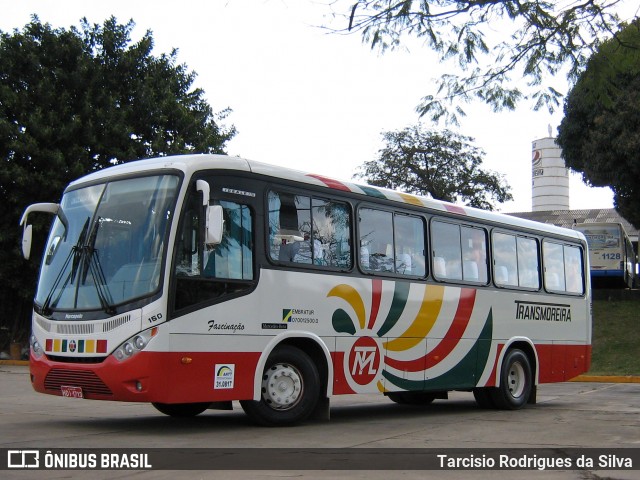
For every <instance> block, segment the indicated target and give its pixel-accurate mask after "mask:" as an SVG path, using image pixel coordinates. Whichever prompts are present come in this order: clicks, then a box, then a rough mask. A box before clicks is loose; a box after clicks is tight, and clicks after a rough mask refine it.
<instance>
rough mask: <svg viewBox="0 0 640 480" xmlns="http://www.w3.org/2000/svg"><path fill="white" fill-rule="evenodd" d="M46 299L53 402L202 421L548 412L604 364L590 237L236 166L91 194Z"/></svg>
mask: <svg viewBox="0 0 640 480" xmlns="http://www.w3.org/2000/svg"><path fill="white" fill-rule="evenodd" d="M33 212H48V213H51V214H54V215H55V220H54V222H53V225H52V228H51V233H50V235H49V239H48V241H47V244H46V247H45V252H44V256H43V260H42V266H41V271H40V277H39V281H38V286H37V290H36V296H35V301H34V313H33V322H32V332H33V333H32V337H31V357H30V365H31V366H30V370H31V379H32V384H33V387H34V389H35V390H36V391H38V392H42V393H47V394H51V395H62V396H68V397H77V398H87V399H96V400H119V401H137V402H151V403H153V405H154V406H155V407H156V408H157V409H158V410H159V411H161V412H163V413H166V414H168V415H174V416H190V415H197V414H199V413H202V412H203V411H205V410H206V409H212V408H225V409H228V408H232V402H233V401H240V404H241V406H242V408H243V409H244V410H245V411H246V412H247V414H249V415H250V416H251V417H252V418H253V419H254V420H255V421H257V422H259V423H261V424H265V425H286V424H290V423H295V422H300V421H303V420H305V419H306V418H308V417H309V416H311V415H316V416H324V417H328V414H329V401H330V398H331V397H332V396H334V395H339V394H356V393H378V394H381V395H385V396H387V397H389V398H390V399H391V400H393V401H394V402H397V403H421V404H425V403H429V402H431V401H433V400H434V399H436V398H439V399H442V398H446V397H447V392H448V391H451V390H462V391H468V392H473V395H474V397H475V399H476V401H477V403H478V404H479V405H480V406H482V407H494V408H503V409H518V408H522V407H523V406H525V405H526V404H528V403H535V400H536V388H537V385H538V384H540V383H548V382H558V381H565V380H568V379H570V378H573V377H575V376H577V375H579V374H581V373H584V372H586V371H587V370H588V369H589V365H590V361H591V309H590V302H591V296H590V287H589V276H588V267H587V257H586V251H587V245H586V241H585V239H584V236H583V235H582V234H581V233H579V232H576V231H574V230H571V229H564V228H559V227H556V226H553V225H544V224H540V223H536V222H531V221H527V220H523V219H519V218H515V217H509V216H505V215H500V214H496V213H492V212H485V211H482V210H477V209H473V208H467V207H462V206H458V205H452V204H449V203H445V202H440V201H436V200H432V199H428V198H424V197H418V196H415V195H407V194H403V193H400V192H396V191H391V190H385V189H380V188H374V187H370V186H367V185H356V184H352V183H349V182H341V181H336V180H333V179H329V178H326V177H322V176H319V175H313V174H306V173H303V172H298V171H294V170H290V169H285V168H279V167H275V166H272V165H266V164H262V163H258V162H253V161H248V160H244V159H240V158H232V157H226V156H216V155H190V156H178V157H163V158H157V159H149V160H142V161H137V162H129V163H125V164H122V165H118V166H115V167H111V168H108V169H105V170H103V171H100V172H96V173H92V174H90V175H88V176H86V177H84V178H81V179H79V180H77V181H75V182H72V183H71V184H70V185H69V186H68V187H67V189H66V190H65V192H64V195H63V197H62V200H61V202H60V204H36V205H32V206H30V207H28V208H27V210H26V211H25V214H24V215H23V218H22V221H21V223H22V224H23V225H24V228H25V234H24V236H23V250H24V253H25V256H28V252H29V250H30V231H31V229H30V227H29V224H28V215H30V214H31V213H33Z"/></svg>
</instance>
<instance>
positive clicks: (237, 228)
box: [174, 192, 253, 311]
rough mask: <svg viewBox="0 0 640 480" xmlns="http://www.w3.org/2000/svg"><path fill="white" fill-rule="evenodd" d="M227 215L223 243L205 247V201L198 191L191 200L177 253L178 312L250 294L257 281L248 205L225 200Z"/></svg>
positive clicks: (185, 215)
mask: <svg viewBox="0 0 640 480" xmlns="http://www.w3.org/2000/svg"><path fill="white" fill-rule="evenodd" d="M220 205H222V207H223V215H224V231H223V236H222V241H221V242H220V244H218V245H215V246H208V245H205V244H204V238H203V236H202V232H203V231H204V225H203V221H204V218H203V213H204V208H203V206H202V198H201V197H200V195H199V194H196V193H195V192H194V193H193V194H192V195H191V196H190V197H189V199H188V200H187V207H186V209H185V211H184V214H183V217H182V220H181V226H180V231H179V234H178V235H179V236H178V241H177V242H176V247H175V251H174V255H175V263H174V265H175V267H174V276H175V299H174V310H176V311H179V310H182V309H185V308H189V307H192V306H194V305H197V304H201V303H206V302H209V303H210V302H212V301H215V300H216V299H218V298H221V297H223V296H225V295H228V294H237V293H240V292H243V291H249V290H250V289H251V288H252V286H251V284H250V283H249V282H248V280H252V279H253V225H252V215H251V209H250V208H249V207H248V206H247V205H242V204H238V203H235V202H228V201H221V202H220Z"/></svg>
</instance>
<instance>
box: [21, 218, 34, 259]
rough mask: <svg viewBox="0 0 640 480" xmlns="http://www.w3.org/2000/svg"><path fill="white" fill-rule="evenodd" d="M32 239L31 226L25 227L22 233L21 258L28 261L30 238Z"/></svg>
mask: <svg viewBox="0 0 640 480" xmlns="http://www.w3.org/2000/svg"><path fill="white" fill-rule="evenodd" d="M32 237H33V225H27V226H25V227H24V231H23V232H22V256H23V257H24V259H25V260H29V256H30V255H31V238H32Z"/></svg>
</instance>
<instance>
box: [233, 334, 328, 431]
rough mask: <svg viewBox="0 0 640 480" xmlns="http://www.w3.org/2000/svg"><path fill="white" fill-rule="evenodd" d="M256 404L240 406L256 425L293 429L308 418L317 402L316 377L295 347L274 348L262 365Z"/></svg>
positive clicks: (312, 366)
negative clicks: (258, 395) (287, 426)
mask: <svg viewBox="0 0 640 480" xmlns="http://www.w3.org/2000/svg"><path fill="white" fill-rule="evenodd" d="M261 391H262V395H261V399H260V400H259V401H255V400H241V401H240V405H241V406H242V409H243V410H244V411H245V413H246V414H247V415H249V417H250V418H251V419H252V420H253V421H255V422H256V423H258V424H260V425H264V426H268V427H276V426H286V425H293V424H295V423H299V422H302V421H304V420H306V419H307V418H309V416H310V415H311V414H312V413H313V411H314V409H315V407H316V405H317V403H318V400H319V398H320V375H319V373H318V368H317V367H316V365H315V363H313V360H311V358H310V357H309V356H308V355H307V354H306V353H304V352H303V351H302V350H300V349H299V348H297V347H294V346H291V345H282V346H279V347H277V348H276V349H275V350H274V351H273V352H272V353H271V355H269V358H268V359H267V363H266V364H265V369H264V373H263V374H262V387H261Z"/></svg>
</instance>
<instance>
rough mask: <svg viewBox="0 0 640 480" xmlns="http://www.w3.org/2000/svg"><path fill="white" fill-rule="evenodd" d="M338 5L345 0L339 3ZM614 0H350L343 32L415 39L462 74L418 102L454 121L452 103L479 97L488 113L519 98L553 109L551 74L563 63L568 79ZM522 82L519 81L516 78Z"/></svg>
mask: <svg viewBox="0 0 640 480" xmlns="http://www.w3.org/2000/svg"><path fill="white" fill-rule="evenodd" d="M344 3H346V2H344ZM618 3H619V0H584V1H581V2H551V1H540V0H532V1H520V0H508V1H503V0H500V1H498V0H466V1H459V0H430V1H427V0H420V1H415V0H355V1H354V0H351V1H350V2H349V4H350V8H349V9H348V12H347V7H346V5H344V4H343V2H336V4H337V6H334V8H342V9H343V15H344V16H345V17H346V19H345V23H346V22H348V26H347V27H345V28H344V29H343V30H342V31H343V32H347V31H348V32H358V33H360V34H361V35H362V38H363V41H365V42H367V43H369V44H370V45H371V47H372V48H379V49H380V50H381V51H385V50H387V49H394V48H398V47H401V46H404V45H407V44H408V43H410V42H409V41H408V40H409V38H417V39H419V40H421V41H423V42H424V43H425V44H426V45H427V46H428V47H429V48H431V49H432V50H433V51H435V52H436V53H437V54H438V56H439V60H440V61H441V62H445V61H451V62H453V63H454V69H456V70H462V72H464V75H463V76H459V75H456V74H454V73H447V74H446V75H443V76H442V77H441V78H440V79H438V80H437V82H438V88H437V93H436V95H427V96H425V97H424V98H423V100H422V102H421V103H420V104H419V105H418V107H417V110H418V112H419V113H420V115H421V116H422V115H429V116H430V117H431V118H432V119H433V120H435V121H437V120H438V119H440V118H442V117H444V119H445V120H446V121H447V122H450V123H454V124H457V123H458V117H459V116H463V115H464V110H463V109H462V108H461V106H460V103H464V102H469V101H471V100H472V99H480V100H481V101H483V102H485V103H487V104H489V105H490V106H492V107H493V108H494V110H496V111H499V110H503V109H509V110H512V109H514V108H515V107H516V104H517V103H518V102H520V101H522V100H529V101H530V102H531V103H532V105H533V107H534V108H535V109H540V108H542V107H547V108H548V109H549V110H550V111H553V110H554V109H555V108H556V107H558V106H559V104H560V99H561V97H562V94H561V92H560V91H558V89H557V87H556V86H554V85H553V83H552V82H553V77H554V76H555V75H556V74H557V73H559V72H560V71H561V70H562V69H563V68H567V69H568V70H567V74H568V77H569V78H570V79H575V78H576V76H577V74H578V72H579V70H580V68H581V67H582V66H583V65H584V63H585V62H586V60H587V59H588V58H589V56H590V55H591V54H592V53H593V52H594V51H595V48H596V47H597V46H598V44H599V42H600V39H601V37H602V35H603V34H605V35H607V34H609V33H611V32H612V31H613V30H614V29H616V27H617V24H618V19H617V17H616V15H615V14H614V12H613V10H614V8H615V6H616V4H618ZM523 79H524V80H525V81H526V82H523Z"/></svg>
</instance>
